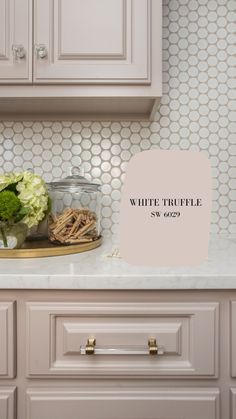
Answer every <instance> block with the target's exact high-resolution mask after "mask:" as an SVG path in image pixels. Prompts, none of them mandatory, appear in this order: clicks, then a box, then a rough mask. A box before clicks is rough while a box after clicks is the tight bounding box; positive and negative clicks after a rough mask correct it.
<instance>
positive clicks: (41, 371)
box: [26, 302, 219, 378]
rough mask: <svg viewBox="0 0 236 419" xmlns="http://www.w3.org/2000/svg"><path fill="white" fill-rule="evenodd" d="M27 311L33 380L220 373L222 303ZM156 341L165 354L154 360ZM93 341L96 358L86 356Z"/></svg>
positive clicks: (31, 306) (38, 306) (49, 306)
mask: <svg viewBox="0 0 236 419" xmlns="http://www.w3.org/2000/svg"><path fill="white" fill-rule="evenodd" d="M26 311H27V371H28V375H29V376H37V375H45V376H55V375H61V376H73V375H78V376H81V377H88V376H113V377H114V376H135V377H137V376H147V377H149V376H159V377H167V376H169V377H171V376H175V377H176V376H179V377H186V378H187V377H189V376H198V377H200V376H202V377H205V376H207V377H209V378H214V377H216V376H217V373H218V372H217V368H218V312H219V304H218V303H153V304H148V305H147V304H142V303H113V304H108V303H94V304H91V303H90V304H86V303H72V302H71V303H70V302H68V303H62V302H61V303H55V302H52V303H50V302H44V303H43V302H42V303H40V302H29V303H27V305H26ZM151 337H153V338H155V339H156V341H157V344H158V346H159V347H160V352H163V354H159V355H149V353H148V339H149V338H151ZM88 338H96V349H95V354H94V355H83V354H81V348H82V349H83V348H84V347H86V343H87V340H88ZM140 348H141V350H142V349H143V350H144V351H146V352H145V354H143V353H141V354H140V353H139V354H137V351H139V350H140ZM99 349H100V352H99ZM104 349H105V350H107V349H108V352H109V350H111V351H110V352H109V353H107V352H106V353H105V354H104ZM117 349H118V350H123V351H125V354H120V353H119V351H117ZM126 351H129V353H128V354H127V352H126Z"/></svg>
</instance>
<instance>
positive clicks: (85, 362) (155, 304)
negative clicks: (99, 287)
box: [0, 290, 236, 419]
mask: <svg viewBox="0 0 236 419" xmlns="http://www.w3.org/2000/svg"><path fill="white" fill-rule="evenodd" d="M0 300H1V302H0V324H1V327H0V333H1V335H0V337H1V339H0V375H1V376H0V418H1V419H42V418H43V419H54V418H55V419H144V418H148V419H180V418H181V419H235V418H236V377H235V328H236V292H235V291H233V292H230V291H212V292H208V291H191V292H190V291H153V292H152V291H79V290H77V291H50V290H48V291H27V290H25V291H23V290H22V291H21V290H18V291H14V292H13V291H7V290H5V291H1V292H0ZM14 311H15V314H16V316H15V315H14ZM14 339H15V340H14ZM16 342H17V343H16ZM16 351H17V352H16ZM88 353H89V354H88ZM16 358H17V368H15V365H16V363H15V361H16Z"/></svg>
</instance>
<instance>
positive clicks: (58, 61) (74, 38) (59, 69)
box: [34, 0, 161, 85]
mask: <svg viewBox="0 0 236 419" xmlns="http://www.w3.org/2000/svg"><path fill="white" fill-rule="evenodd" d="M155 2H157V3H158V13H156V7H155V8H154V10H155V13H156V14H157V16H155V22H157V25H158V22H160V24H161V0H155ZM151 18H152V0H135V1H132V0H112V1H111V0H99V1H97V0H86V1H84V0H54V1H53V2H52V1H48V0H35V7H34V22H35V44H36V45H37V46H42V47H43V48H46V55H45V54H43V55H45V56H44V57H43V58H42V57H40V55H37V54H36V55H35V62H34V69H35V74H34V81H35V82H36V83H45V82H48V83H50V84H52V83H76V84H114V83H115V84H124V83H127V84H141V85H145V84H146V85H147V84H150V83H151V41H152V25H151ZM153 31H155V28H154V29H153ZM155 42H158V45H159V46H160V45H161V39H160V40H156V39H155ZM160 60H161V58H160Z"/></svg>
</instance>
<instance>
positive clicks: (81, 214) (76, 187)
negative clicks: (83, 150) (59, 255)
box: [48, 167, 101, 245]
mask: <svg viewBox="0 0 236 419" xmlns="http://www.w3.org/2000/svg"><path fill="white" fill-rule="evenodd" d="M70 172H71V174H70V176H67V177H66V178H65V179H63V180H61V181H59V182H51V183H49V184H48V192H49V195H50V198H51V211H50V214H49V217H48V237H49V240H50V241H51V242H53V243H56V244H63V245H71V244H79V243H89V242H92V241H94V240H96V239H98V238H99V236H100V213H101V190H100V185H99V184H97V183H93V182H90V181H88V180H87V179H86V178H85V177H84V176H83V173H82V171H81V170H80V169H79V168H77V167H73V168H72V169H71V170H70Z"/></svg>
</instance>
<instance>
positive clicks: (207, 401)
mask: <svg viewBox="0 0 236 419" xmlns="http://www.w3.org/2000/svg"><path fill="white" fill-rule="evenodd" d="M218 397H219V394H218V390H217V389H201V390H197V389H192V390H186V389H181V390H171V389H168V390H156V391H153V390H150V389H149V390H134V391H132V390H120V389H110V390H109V389H102V390H93V389H90V390H85V389H84V390H78V389H69V388H68V389H67V390H65V389H64V390H63V389H39V388H34V389H29V390H28V392H27V419H42V418H43V419H52V418H53V419H54V418H57V419H146V418H148V419H200V418H201V419H219V406H218V403H219V400H218Z"/></svg>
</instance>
